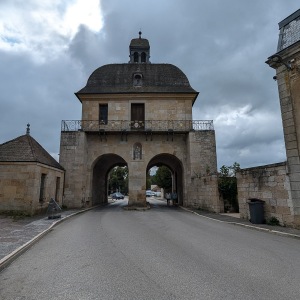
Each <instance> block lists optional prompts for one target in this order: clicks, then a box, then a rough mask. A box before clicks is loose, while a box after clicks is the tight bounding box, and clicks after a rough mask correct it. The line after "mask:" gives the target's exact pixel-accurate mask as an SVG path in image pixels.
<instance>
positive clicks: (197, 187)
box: [184, 175, 224, 213]
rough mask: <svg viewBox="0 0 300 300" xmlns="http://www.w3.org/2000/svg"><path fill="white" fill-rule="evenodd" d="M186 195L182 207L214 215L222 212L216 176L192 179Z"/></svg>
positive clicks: (222, 207)
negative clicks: (210, 212) (201, 210)
mask: <svg viewBox="0 0 300 300" xmlns="http://www.w3.org/2000/svg"><path fill="white" fill-rule="evenodd" d="M187 194H188V196H187V201H186V203H185V204H184V206H187V207H193V208H198V209H203V210H208V211H212V212H216V213H221V212H224V204H223V201H222V200H221V198H220V197H219V190H218V176H217V175H206V176H205V175H203V176H201V177H193V178H192V179H191V182H190V184H189V185H188V187H187Z"/></svg>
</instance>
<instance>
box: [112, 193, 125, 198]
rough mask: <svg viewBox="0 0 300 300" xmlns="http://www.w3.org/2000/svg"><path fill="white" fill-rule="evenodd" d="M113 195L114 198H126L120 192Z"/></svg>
mask: <svg viewBox="0 0 300 300" xmlns="http://www.w3.org/2000/svg"><path fill="white" fill-rule="evenodd" d="M111 197H112V199H124V195H123V194H121V193H119V192H116V193H113V194H111Z"/></svg>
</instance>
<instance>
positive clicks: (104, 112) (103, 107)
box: [99, 104, 108, 125]
mask: <svg viewBox="0 0 300 300" xmlns="http://www.w3.org/2000/svg"><path fill="white" fill-rule="evenodd" d="M107 119H108V104H99V123H100V124H105V125H106V124H107Z"/></svg>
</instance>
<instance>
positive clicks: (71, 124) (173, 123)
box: [61, 120, 214, 132]
mask: <svg viewBox="0 0 300 300" xmlns="http://www.w3.org/2000/svg"><path fill="white" fill-rule="evenodd" d="M199 130H214V125H213V121H211V120H209V121H200V120H145V121H124V120H109V121H107V122H100V121H99V120H63V121H62V122H61V131H85V132H97V131H105V132H123V131H126V132H136V131H152V132H168V131H173V132H189V131H199Z"/></svg>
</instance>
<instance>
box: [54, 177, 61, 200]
mask: <svg viewBox="0 0 300 300" xmlns="http://www.w3.org/2000/svg"><path fill="white" fill-rule="evenodd" d="M59 189H60V177H56V187H55V201H56V202H58V200H59V199H58V197H59Z"/></svg>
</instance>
